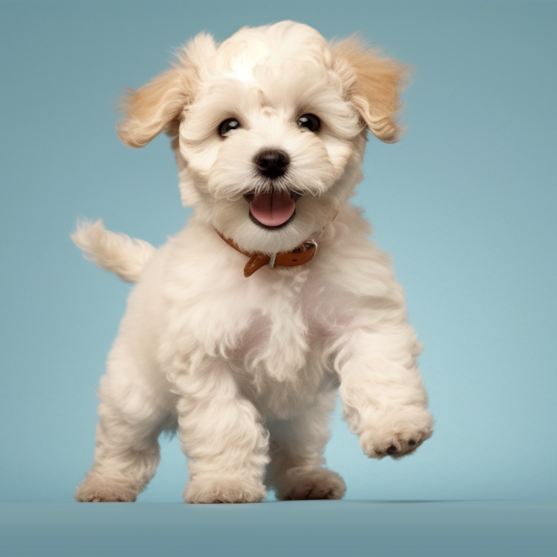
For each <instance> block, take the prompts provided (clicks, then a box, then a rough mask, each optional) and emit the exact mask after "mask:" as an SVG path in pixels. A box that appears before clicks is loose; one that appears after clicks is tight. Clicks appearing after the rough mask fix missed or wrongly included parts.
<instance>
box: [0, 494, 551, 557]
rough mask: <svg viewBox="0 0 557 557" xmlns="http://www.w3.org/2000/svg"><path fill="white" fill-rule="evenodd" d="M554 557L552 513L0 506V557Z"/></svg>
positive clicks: (414, 506)
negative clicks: (385, 555) (170, 556)
mask: <svg viewBox="0 0 557 557" xmlns="http://www.w3.org/2000/svg"><path fill="white" fill-rule="evenodd" d="M385 552H388V555H389V556H393V555H395V556H396V555H412V556H413V557H414V556H419V555H424V556H425V555H427V556H428V557H433V556H443V557H458V556H461V555H462V556H474V557H481V556H484V555H485V556H487V555H489V556H490V557H493V556H495V557H497V556H498V555H502V556H503V555H504V556H505V557H512V556H528V557H544V556H550V555H551V556H552V557H554V556H555V555H557V503H551V502H524V501H523V502H511V501H506V502H496V501H412V502H410V501H400V502H394V501H389V502H386V501H385V502H382V501H295V502H294V501H293V502H280V503H279V502H268V503H260V504H255V505H185V504H166V503H92V504H78V503H74V504H72V503H68V504H2V505H0V555H2V556H5V557H12V556H13V557H18V556H23V555H25V556H27V555H37V556H41V557H44V556H49V555H57V556H66V555H68V556H69V555H71V556H77V557H88V556H90V555H91V556H92V555H95V556H97V555H103V556H107V557H109V556H113V555H114V556H123V555H134V556H143V555H149V556H155V555H156V556H159V555H202V556H210V555H227V556H230V557H234V556H236V555H242V556H250V555H254V556H255V555H257V556H265V557H266V556H274V555H288V556H297V555H304V556H312V555H318V556H327V555H338V556H343V557H344V556H350V557H353V556H359V555H362V556H363V555H366V556H369V555H374V554H379V553H385Z"/></svg>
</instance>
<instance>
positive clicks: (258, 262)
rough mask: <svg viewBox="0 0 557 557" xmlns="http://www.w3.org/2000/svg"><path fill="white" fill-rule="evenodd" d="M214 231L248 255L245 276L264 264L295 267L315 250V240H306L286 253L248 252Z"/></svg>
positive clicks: (310, 256)
mask: <svg viewBox="0 0 557 557" xmlns="http://www.w3.org/2000/svg"><path fill="white" fill-rule="evenodd" d="M216 232H217V234H218V235H219V236H220V237H221V238H222V239H223V240H224V241H225V242H226V243H227V244H228V245H229V246H231V247H233V248H234V249H235V250H236V251H239V252H240V253H243V254H244V255H246V256H247V257H249V261H248V262H247V263H246V266H245V267H244V276H245V277H249V276H251V275H253V273H255V271H257V270H258V269H261V267H264V266H265V265H269V267H270V268H271V269H272V268H274V267H275V266H276V265H280V266H285V267H295V266H296V265H303V264H304V263H307V262H308V261H311V259H313V256H314V255H315V254H316V252H317V242H316V241H315V240H308V241H307V242H304V243H303V244H302V245H301V246H298V247H297V248H295V249H293V250H292V251H289V252H286V253H277V254H276V255H272V256H271V255H267V254H265V253H257V252H256V253H249V252H246V251H244V250H243V249H241V248H239V247H238V246H237V244H236V243H235V242H234V240H231V239H230V238H226V237H225V236H223V235H222V234H221V233H220V232H219V231H218V230H217V231H216Z"/></svg>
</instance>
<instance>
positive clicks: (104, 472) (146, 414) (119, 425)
mask: <svg viewBox="0 0 557 557" xmlns="http://www.w3.org/2000/svg"><path fill="white" fill-rule="evenodd" d="M111 363H114V361H112V362H110V360H109V370H108V374H107V375H105V376H104V377H103V378H102V379H101V387H100V391H99V397H100V399H101V402H100V404H99V408H98V414H99V423H98V425H97V430H96V437H95V455H94V464H93V467H92V468H91V470H90V471H89V472H88V473H87V476H86V478H85V479H84V480H83V482H81V484H80V485H79V486H78V488H77V492H76V494H75V498H76V499H77V500H78V501H82V502H109V501H135V499H136V497H137V495H138V494H139V493H140V492H141V491H143V489H144V488H145V487H146V485H147V483H148V482H149V480H150V479H151V478H152V477H153V475H154V474H155V471H156V468H157V465H158V463H159V459H160V452H159V443H158V436H159V434H160V432H161V431H162V430H163V429H166V428H167V427H169V425H170V424H169V416H168V414H167V413H166V410H163V408H162V405H161V403H160V401H157V397H156V393H154V392H153V389H152V388H151V386H150V385H149V384H148V383H147V382H146V381H145V380H142V378H141V376H138V375H137V374H133V373H130V368H129V366H130V363H131V362H130V361H125V358H122V357H121V355H120V357H119V358H118V365H119V366H122V365H128V368H127V369H128V372H127V373H119V372H118V371H117V370H116V369H110V367H111V366H110V364H111Z"/></svg>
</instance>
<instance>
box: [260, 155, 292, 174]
mask: <svg viewBox="0 0 557 557" xmlns="http://www.w3.org/2000/svg"><path fill="white" fill-rule="evenodd" d="M254 162H255V164H256V166H257V168H258V169H259V172H261V174H263V176H267V178H278V177H279V176H282V175H283V174H284V173H285V172H286V169H287V168H288V165H289V164H290V157H289V156H288V155H287V154H286V153H285V152H284V151H275V150H272V149H269V150H267V151H261V152H260V153H258V154H257V155H256V156H255V159H254Z"/></svg>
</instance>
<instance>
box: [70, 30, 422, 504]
mask: <svg viewBox="0 0 557 557" xmlns="http://www.w3.org/2000/svg"><path fill="white" fill-rule="evenodd" d="M403 78H404V69H403V68H402V66H401V65H400V64H399V63H397V62H395V61H393V60H389V59H386V58H383V57H381V56H379V55H378V53H377V51H369V50H366V49H365V47H364V46H363V45H361V43H359V42H358V41H355V40H348V41H342V42H340V43H336V44H327V42H326V41H325V40H324V39H323V37H321V35H319V34H318V33H317V32H316V31H315V30H313V29H311V28H309V27H307V26H305V25H301V24H296V23H292V22H282V23H278V24H275V25H272V26H266V27H259V28H252V29H250V28H245V29H242V30H240V31H239V32H238V33H237V34H235V35H234V36H232V37H231V38H230V39H228V40H227V41H225V42H224V43H223V44H221V45H217V44H216V43H215V42H214V41H213V39H212V38H211V37H210V36H208V35H206V34H202V35H200V36H198V37H196V38H195V39H194V40H193V41H192V42H190V43H189V44H188V45H187V46H186V47H185V48H184V49H183V50H182V51H181V52H180V53H179V56H178V61H177V62H176V63H175V65H174V66H173V68H172V69H171V70H168V71H167V72H165V73H164V74H162V75H161V76H159V77H157V78H155V79H154V80H153V81H152V82H151V83H149V84H147V85H146V86H144V87H143V88H141V89H139V90H138V91H134V92H131V93H130V95H129V97H128V99H127V101H126V105H125V107H124V108H125V110H126V113H127V117H126V119H125V120H124V122H122V123H121V125H120V127H119V134H120V137H121V138H122V140H123V141H124V142H125V143H127V144H128V145H130V146H135V147H138V146H142V145H145V144H146V143H148V142H149V141H150V140H151V139H152V138H153V137H154V136H155V135H156V134H158V133H159V132H161V131H163V130H164V131H166V132H167V133H169V134H170V135H171V136H173V137H174V141H173V147H174V149H175V152H176V159H177V162H178V166H179V169H180V188H181V192H182V199H183V200H184V203H185V204H188V205H190V206H192V207H193V208H194V215H193V217H192V218H191V220H190V222H189V223H188V225H187V226H186V228H185V229H184V230H183V231H182V232H180V233H179V234H178V235H177V236H175V237H174V238H171V239H170V240H169V242H168V243H167V244H166V245H164V246H163V247H161V248H160V249H159V250H157V251H155V250H154V248H152V246H150V245H149V244H147V243H144V242H142V241H139V240H130V239H129V238H127V237H125V236H122V235H116V234H113V233H110V232H107V231H106V230H104V228H103V226H102V222H101V221H97V222H96V223H94V224H82V225H81V226H80V228H79V229H78V231H77V232H76V233H75V234H74V235H73V239H74V241H75V242H76V244H77V245H78V246H80V247H81V248H82V249H83V250H84V251H85V252H86V255H87V257H88V258H90V259H92V260H93V261H95V262H96V263H97V264H99V265H100V266H101V267H103V268H105V269H107V270H110V271H113V272H115V273H116V274H118V275H119V276H120V277H122V278H123V279H124V280H130V281H138V284H137V285H136V287H135V288H134V290H133V291H132V293H131V296H130V298H129V303H128V309H127V312H126V314H125V316H124V318H123V321H122V324H121V327H120V331H119V334H118V337H117V339H116V341H115V343H114V346H113V348H112V350H111V352H110V355H109V358H108V363H107V373H106V375H105V376H104V377H103V378H102V380H101V387H100V391H99V396H100V400H101V402H100V406H99V417H100V421H99V425H98V429H97V437H96V450H95V462H94V465H93V468H92V469H91V471H90V472H89V473H88V475H87V477H86V479H85V480H84V481H83V482H82V484H81V485H80V486H79V488H78V491H77V494H76V498H77V499H78V500H80V501H133V500H135V498H136V496H137V495H138V493H140V491H141V490H142V489H144V487H145V486H146V484H147V482H148V481H149V479H150V478H151V477H152V476H153V474H154V473H155V469H156V466H157V463H158V460H159V449H158V441H157V439H158V436H159V434H160V433H161V431H163V430H172V429H175V428H178V431H179V437H180V441H181V445H182V448H183V450H184V452H185V454H186V455H187V456H188V458H189V460H190V463H189V470H190V481H189V483H188V485H187V487H186V490H185V492H184V498H185V500H186V501H188V502H193V503H212V502H255V501H260V500H262V499H264V498H265V496H266V489H265V486H266V487H268V488H272V489H274V490H275V492H276V494H277V496H278V497H279V498H281V499H304V498H335V499H336V498H340V497H342V495H343V494H344V491H345V484H344V482H343V480H342V478H341V477H340V476H339V475H338V474H336V473H335V472H332V471H330V470H328V469H327V468H325V467H324V465H325V462H324V458H323V450H324V447H325V444H326V442H327V440H328V437H329V430H328V420H329V415H330V412H331V411H332V408H333V405H334V398H335V393H336V389H337V388H338V387H339V385H340V396H341V399H342V403H343V406H344V410H345V416H346V419H347V420H348V423H349V425H350V428H351V430H352V431H353V432H354V433H355V434H357V435H358V436H359V438H360V443H361V446H362V448H363V450H364V452H365V453H366V454H367V455H368V456H370V457H373V458H382V457H383V456H386V455H391V456H393V457H400V456H403V455H405V454H407V453H410V452H412V451H413V450H415V449H416V448H417V447H418V446H419V445H420V444H421V443H422V442H423V441H424V440H426V439H427V438H428V437H430V436H431V434H432V426H433V420H432V417H431V415H430V413H429V412H428V410H427V396H426V392H425V390H424V386H423V384H422V380H421V377H420V375H419V372H418V366H417V363H416V356H417V355H418V354H419V352H420V349H421V347H420V344H419V343H418V341H417V339H416V336H415V334H414V331H413V330H412V328H411V327H410V326H409V325H408V323H407V319H406V309H405V304H404V295H403V292H402V289H401V287H400V286H399V285H398V284H397V282H396V281H395V278H394V276H393V272H392V269H391V265H390V260H389V258H388V256H386V255H385V254H383V253H382V252H381V251H379V250H378V249H377V247H376V246H375V245H374V243H373V242H371V241H370V240H368V239H367V235H368V234H369V232H370V229H369V226H368V224H367V223H366V221H365V220H364V219H363V218H362V216H361V215H360V213H359V212H358V211H357V210H356V209H355V208H353V207H352V206H351V205H350V204H349V202H348V200H349V198H350V196H351V195H352V194H353V191H354V187H355V185H356V184H357V183H358V182H359V181H360V180H361V177H362V176H361V171H360V165H361V161H362V157H363V153H364V146H365V139H366V129H365V128H366V126H367V128H369V129H371V131H372V132H373V133H374V134H375V135H377V136H378V137H379V138H380V139H382V140H384V141H388V142H390V141H394V140H396V138H397V134H398V133H399V127H398V124H397V122H396V111H397V110H398V97H397V92H398V90H399V88H400V85H401V83H402V82H403ZM305 113H311V114H315V115H318V116H319V118H320V119H321V122H322V127H321V129H320V130H319V131H318V132H316V133H313V132H311V131H309V130H308V129H302V128H300V127H298V126H297V125H296V122H297V119H298V118H299V117H300V115H301V114H305ZM230 117H234V118H236V119H237V120H238V121H239V122H240V123H241V126H240V128H238V129H237V130H235V131H233V132H231V133H230V134H229V135H228V136H226V137H224V138H223V137H221V136H220V135H219V134H218V133H217V129H218V126H219V123H220V122H222V121H223V120H225V119H226V118H230ZM270 148H272V149H280V150H282V151H284V152H286V153H288V155H289V157H290V159H291V164H290V166H289V168H288V173H287V175H286V177H285V178H284V179H282V178H281V179H277V180H275V181H274V183H273V184H272V185H271V186H270V185H269V183H268V181H267V182H265V181H264V180H261V178H260V177H258V176H257V173H256V172H255V171H254V163H253V159H254V156H255V155H256V154H257V153H258V152H260V151H261V150H262V149H270ZM269 187H273V188H276V189H281V188H284V189H288V188H290V189H292V190H295V191H296V192H297V193H298V194H300V195H301V197H300V198H299V199H298V200H297V202H296V214H295V218H294V219H293V220H292V221H291V222H289V223H288V224H287V225H286V226H284V227H282V228H280V229H276V230H274V229H268V228H262V227H261V226H258V225H257V224H256V223H254V222H253V220H252V219H250V218H248V212H249V211H248V204H247V202H246V199H245V198H244V195H245V194H247V193H249V192H250V191H253V190H255V191H259V190H261V189H265V188H269ZM217 232H218V233H220V234H222V235H224V236H226V237H229V238H231V239H233V240H234V241H235V243H236V244H237V245H238V246H239V247H240V248H242V249H243V250H245V251H246V252H262V253H267V254H274V253H279V252H285V251H290V250H292V249H293V248H295V247H296V246H299V245H300V244H302V243H303V242H304V241H306V240H308V239H309V238H312V237H316V236H317V240H318V244H319V249H318V251H317V254H316V256H315V258H314V259H313V260H312V261H311V262H309V263H307V264H305V265H303V266H299V267H291V268H290V267H276V268H274V269H270V268H267V267H265V268H262V269H260V270H259V271H257V272H256V273H255V274H254V275H253V276H251V277H249V278H244V276H243V272H242V270H243V267H244V265H245V264H246V261H247V258H246V256H245V255H243V254H242V253H240V252H238V251H236V250H234V249H232V248H231V247H230V246H229V245H228V244H227V243H225V242H224V241H223V240H222V239H221V237H220V236H219V234H217Z"/></svg>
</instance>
